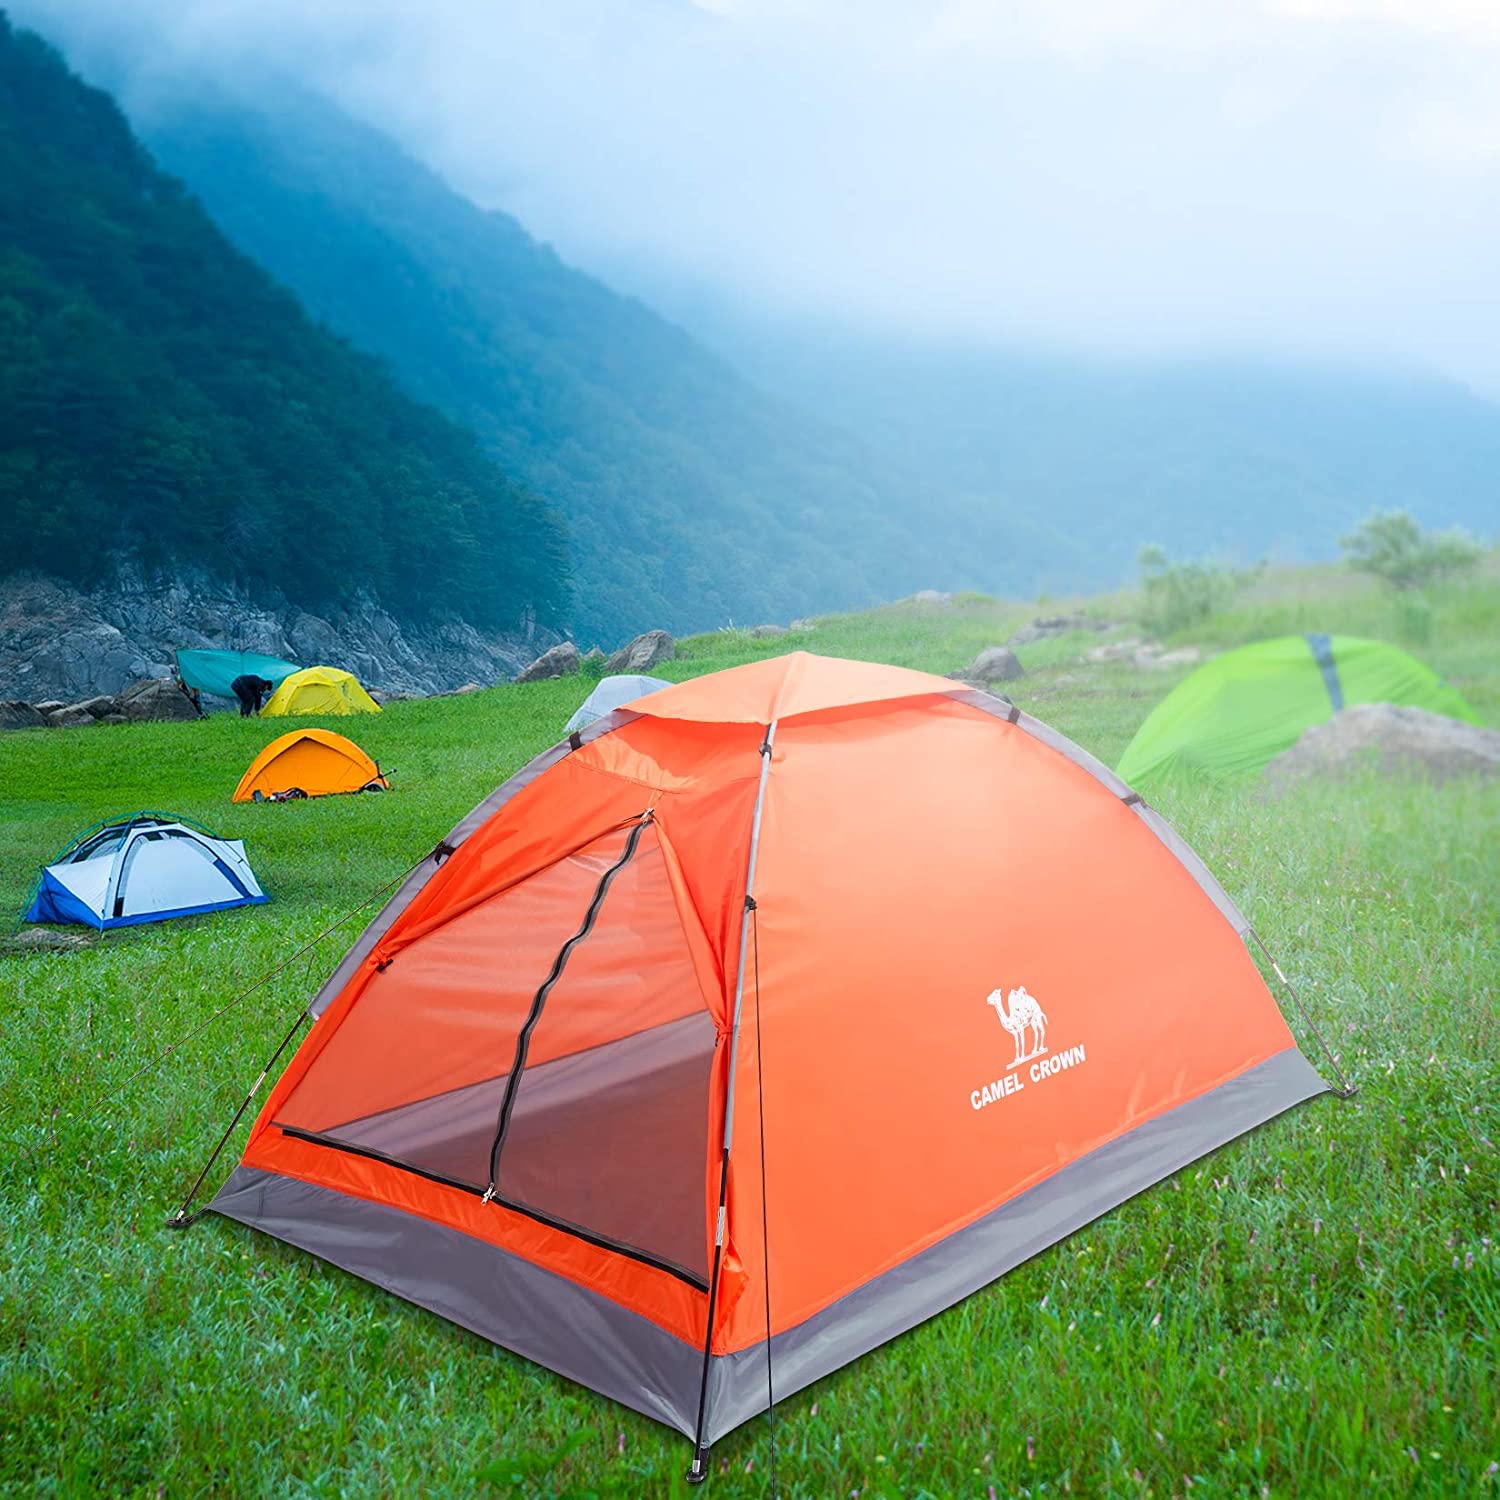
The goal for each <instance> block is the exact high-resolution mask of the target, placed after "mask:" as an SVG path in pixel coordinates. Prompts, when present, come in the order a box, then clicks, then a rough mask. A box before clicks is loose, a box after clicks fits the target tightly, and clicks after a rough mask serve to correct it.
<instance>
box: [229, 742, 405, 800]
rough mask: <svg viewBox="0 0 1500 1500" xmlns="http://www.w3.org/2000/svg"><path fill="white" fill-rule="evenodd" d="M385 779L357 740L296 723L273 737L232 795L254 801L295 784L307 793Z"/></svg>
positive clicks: (347, 788)
mask: <svg viewBox="0 0 1500 1500" xmlns="http://www.w3.org/2000/svg"><path fill="white" fill-rule="evenodd" d="M376 780H379V781H380V782H381V784H382V785H384V784H385V780H384V778H383V777H382V776H381V775H380V769H379V767H378V766H376V764H375V762H374V761H373V760H371V759H370V757H369V756H368V755H366V754H365V752H364V751H363V750H361V749H360V748H359V746H358V745H356V744H355V743H354V741H353V740H350V739H346V738H345V737H344V736H343V735H341V734H334V733H333V731H332V730H329V729H294V730H293V731H292V732H291V733H290V734H283V735H281V736H280V737H279V738H277V739H274V740H272V741H271V743H270V744H269V745H267V746H266V748H265V749H264V750H262V751H261V752H260V754H259V755H257V756H256V757H255V759H254V760H253V761H251V763H250V767H249V769H248V770H247V771H246V772H245V774H244V775H243V776H242V777H241V778H240V784H239V785H238V786H237V787H236V788H235V789H234V796H233V798H232V799H231V800H232V801H235V802H250V801H253V800H254V798H255V794H256V792H259V793H260V794H261V795H262V796H266V797H268V796H270V795H271V794H272V793H273V792H285V791H290V790H291V789H292V788H293V787H297V788H299V789H300V790H302V791H304V792H306V793H307V795H308V796H309V797H323V796H329V795H334V794H337V793H340V792H357V791H360V790H361V789H362V788H364V787H366V786H368V785H369V784H370V782H372V781H376Z"/></svg>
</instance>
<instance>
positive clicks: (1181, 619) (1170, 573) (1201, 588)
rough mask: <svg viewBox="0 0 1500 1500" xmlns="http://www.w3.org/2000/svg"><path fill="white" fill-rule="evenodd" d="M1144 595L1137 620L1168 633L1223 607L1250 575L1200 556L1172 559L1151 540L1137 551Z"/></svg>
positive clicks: (1149, 628) (1155, 633)
mask: <svg viewBox="0 0 1500 1500" xmlns="http://www.w3.org/2000/svg"><path fill="white" fill-rule="evenodd" d="M1137 560H1138V561H1139V563H1140V569H1141V590H1142V592H1143V593H1144V595H1145V599H1144V601H1143V603H1142V605H1141V611H1140V621H1141V624H1142V625H1144V626H1145V627H1146V629H1147V630H1149V631H1150V632H1151V633H1152V634H1153V635H1171V634H1172V633H1173V632H1174V631H1177V630H1183V629H1186V627H1188V626H1189V625H1195V624H1197V623H1199V622H1200V621H1202V620H1207V619H1208V618H1209V617H1210V616H1212V615H1215V614H1217V613H1218V611H1219V610H1221V609H1223V608H1224V606H1225V605H1227V604H1228V603H1229V602H1230V600H1231V599H1233V598H1234V596H1235V594H1236V593H1238V592H1239V590H1240V589H1241V588H1243V587H1244V586H1245V584H1246V583H1248V582H1249V581H1250V579H1251V578H1252V577H1253V576H1254V573H1253V572H1250V573H1238V572H1236V571H1235V570H1234V569H1233V568H1230V567H1228V566H1226V565H1225V564H1224V563H1220V562H1214V561H1212V560H1210V559H1206V558H1205V559H1203V560H1202V561H1199V562H1173V561H1172V560H1171V559H1170V558H1169V557H1168V556H1167V553H1166V549H1165V548H1164V547H1161V546H1158V545H1157V544H1156V543H1154V542H1153V543H1151V544H1150V545H1148V546H1145V547H1142V548H1141V550H1140V553H1139V554H1138V559H1137Z"/></svg>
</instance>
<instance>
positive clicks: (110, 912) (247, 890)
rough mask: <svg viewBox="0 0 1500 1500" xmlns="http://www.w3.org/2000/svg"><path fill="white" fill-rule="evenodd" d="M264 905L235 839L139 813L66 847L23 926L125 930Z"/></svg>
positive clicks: (46, 872)
mask: <svg viewBox="0 0 1500 1500" xmlns="http://www.w3.org/2000/svg"><path fill="white" fill-rule="evenodd" d="M265 899H266V896H265V892H264V891H262V890H261V888H260V882H259V881H257V880H256V878H255V872H254V871H253V870H252V869H251V868H250V861H249V860H248V859H246V857H245V846H244V844H243V843H242V842H241V841H240V840H239V839H220V838H215V837H214V835H213V834H211V833H208V832H206V831H205V830H204V829H201V828H194V827H192V826H191V825H189V824H187V823H183V822H180V821H178V820H176V819H173V818H169V817H164V816H161V815H159V814H155V813H138V814H137V815H136V816H134V817H132V818H125V819H121V820H119V821H116V822H112V823H106V824H105V825H104V826H103V827H102V828H98V829H93V830H90V831H89V832H88V833H86V834H84V835H82V836H81V837H79V838H77V839H75V840H74V841H73V842H72V843H71V844H70V845H68V847H67V848H66V849H64V850H63V852H62V853H61V854H60V855H58V857H57V858H56V859H55V860H53V862H52V863H51V864H50V865H48V866H46V867H45V868H44V869H43V871H42V874H41V878H40V879H39V880H38V882H37V886H36V891H35V894H34V895H33V897H32V900H31V904H30V905H29V906H28V907H27V909H26V914H25V916H24V917H23V918H22V920H23V921H26V922H76V923H81V924H83V925H84V926H87V927H98V928H100V929H105V928H112V927H131V926H134V925H135V924H137V923H139V922H160V921H163V920H165V919H166V918H168V917H188V916H193V915H196V914H197V913H198V912H205V911H223V910H225V909H226V908H228V907H231V906H252V905H256V904H258V903H260V902H262V901H264V900H265Z"/></svg>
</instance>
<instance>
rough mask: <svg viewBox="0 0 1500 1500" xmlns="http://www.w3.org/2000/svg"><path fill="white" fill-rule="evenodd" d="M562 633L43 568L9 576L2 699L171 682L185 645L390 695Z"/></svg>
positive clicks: (208, 584) (200, 577)
mask: <svg viewBox="0 0 1500 1500" xmlns="http://www.w3.org/2000/svg"><path fill="white" fill-rule="evenodd" d="M556 639H557V637H556V635H555V634H553V633H551V632H549V631H545V630H539V629H537V628H536V627H534V626H532V627H530V629H529V631H528V630H518V631H517V632H516V633H515V634H514V635H499V634H487V633H484V632H481V631H479V630H477V629H475V627H474V626H472V625H470V624H469V623H467V622H466V621H464V620H462V619H460V618H458V617H457V616H445V617H441V618H437V619H434V620H431V621H427V622H424V623H421V624H412V623H410V622H406V621H397V620H396V619H395V618H393V617H392V616H391V615H389V614H388V613H386V611H385V610H383V609H382V608H381V607H380V605H379V603H378V601H376V600H374V599H373V598H371V597H369V596H360V597H356V598H355V599H352V600H349V601H346V602H344V603H341V604H334V605H329V606H328V607H327V608H326V609H322V610H321V611H319V612H317V613H313V612H311V611H309V610H308V609H306V608H305V607H301V606H298V605H294V604H291V603H290V602H288V601H287V600H286V599H284V598H281V597H280V596H278V595H263V596H255V597H252V596H250V595H248V594H246V593H245V592H244V591H242V590H239V589H237V588H234V587H232V586H230V585H227V584H224V583H222V582H220V581H218V580H215V579H213V578H211V577H209V576H208V575H207V574H205V573H203V572H201V571H197V570H185V571H183V572H181V573H179V574H176V575H173V576H172V577H170V578H161V579H157V578H148V577H147V576H146V575H144V574H142V573H141V572H139V571H138V570H135V569H132V568H128V567H127V568H125V569H122V570H121V572H120V573H119V575H118V576H117V577H116V578H114V579H113V580H111V581H110V582H108V583H105V584H100V585H99V586H97V587H95V588H92V589H88V590H84V589H78V588H74V587H72V586H71V585H67V584H63V583H60V582H58V581H57V580H55V579H49V578H42V577H37V576H34V575H20V574H17V575H12V576H10V577H8V578H5V579H0V697H5V698H19V699H24V700H27V701H29V702H33V703H35V702H37V701H38V700H46V699H55V700H58V701H59V702H60V703H61V704H66V705H72V704H74V703H76V702H78V701H79V700H81V699H84V698H89V697H94V696H97V695H99V694H101V693H110V694H113V693H118V692H119V691H120V690H121V689H122V688H123V687H124V686H125V685H126V684H127V683H129V682H132V681H135V680H138V679H141V678H156V679H160V678H164V677H169V676H170V675H171V672H172V659H173V658H172V653H173V651H174V650H175V649H177V648H180V647H199V648H208V649H211V650H214V649H216V650H236V651H260V652H264V653H265V654H267V655H269V656H280V657H284V658H285V659H287V660H288V661H296V662H301V663H303V664H305V665H308V666H312V665H315V664H317V665H322V664H326V665H329V666H335V667H343V668H344V669H345V670H347V671H350V672H353V673H354V674H355V676H356V677H358V678H359V680H360V681H361V682H362V683H364V684H365V686H366V687H372V688H380V689H382V690H383V691H385V692H389V693H403V694H427V693H437V692H442V691H444V690H446V689H449V688H452V687H455V686H456V685H457V684H459V683H461V682H471V681H472V682H481V683H485V684H490V683H494V682H498V681H502V680H504V679H506V678H509V677H510V676H511V674H512V673H514V672H516V671H518V670H519V669H520V668H521V667H522V666H524V665H525V663H526V662H528V661H529V660H530V659H531V658H532V657H533V656H534V655H535V654H536V652H537V650H538V649H540V648H541V647H545V646H547V645H550V644H551V643H552V642H553V641H555V640H556Z"/></svg>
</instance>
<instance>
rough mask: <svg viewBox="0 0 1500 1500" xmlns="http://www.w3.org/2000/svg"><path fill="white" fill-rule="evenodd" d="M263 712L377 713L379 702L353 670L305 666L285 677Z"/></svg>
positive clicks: (263, 714) (277, 714)
mask: <svg viewBox="0 0 1500 1500" xmlns="http://www.w3.org/2000/svg"><path fill="white" fill-rule="evenodd" d="M260 712H261V717H262V718H265V717H267V716H270V717H271V718H275V717H277V716H279V715H281V714H321V715H342V714H378V713H379V712H380V705H379V704H378V703H377V702H376V701H375V700H374V699H373V698H372V697H371V696H370V695H369V694H368V693H367V692H366V691H365V690H364V688H362V687H361V686H360V685H359V680H358V679H357V678H356V677H355V676H354V674H353V673H352V672H344V671H341V670H340V669H339V668H338V667H304V668H303V669H302V670H301V671H300V672H293V673H292V674H291V676H290V677H286V678H284V679H283V680H282V683H281V686H280V687H278V688H277V689H276V691H275V692H274V693H272V694H271V696H270V698H269V699H267V701H266V706H265V707H264V708H263V709H261V711H260Z"/></svg>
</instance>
